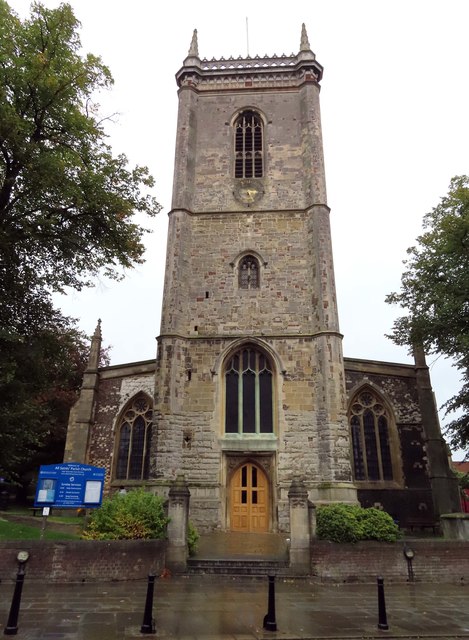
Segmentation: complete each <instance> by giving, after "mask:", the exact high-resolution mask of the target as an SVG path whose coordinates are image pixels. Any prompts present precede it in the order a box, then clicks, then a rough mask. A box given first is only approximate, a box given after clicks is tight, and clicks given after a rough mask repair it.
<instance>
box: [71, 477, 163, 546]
mask: <svg viewBox="0 0 469 640" xmlns="http://www.w3.org/2000/svg"><path fill="white" fill-rule="evenodd" d="M168 522H169V519H168V518H167V517H166V516H165V513H164V507H163V499H162V498H160V497H159V496H155V495H154V494H153V493H148V492H147V491H145V490H144V489H136V490H135V491H129V492H128V493H125V494H124V493H118V494H115V495H114V496H112V497H111V498H106V499H104V500H103V503H102V505H101V507H99V508H98V509H96V510H94V511H93V512H92V513H91V516H90V517H89V520H88V523H87V525H86V528H85V529H84V531H83V534H82V537H83V538H85V539H86V540H142V539H150V538H151V539H155V538H164V536H165V533H166V525H167V524H168Z"/></svg>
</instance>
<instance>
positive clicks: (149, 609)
mask: <svg viewBox="0 0 469 640" xmlns="http://www.w3.org/2000/svg"><path fill="white" fill-rule="evenodd" d="M154 588H155V576H154V574H152V573H150V574H149V575H148V586H147V598H146V600H145V611H144V613H143V622H142V626H141V627H140V633H156V627H155V621H154V619H153V591H154Z"/></svg>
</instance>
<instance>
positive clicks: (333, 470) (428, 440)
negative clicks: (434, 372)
mask: <svg viewBox="0 0 469 640" xmlns="http://www.w3.org/2000/svg"><path fill="white" fill-rule="evenodd" d="M322 75H323V67H322V66H321V65H320V64H319V62H318V61H317V60H316V57H315V54H314V53H313V52H312V50H311V48H310V45H309V42H308V37H307V33H306V30H305V28H304V26H303V29H302V33H301V44H300V51H299V53H298V54H297V55H293V54H292V55H290V56H286V55H282V56H274V57H268V56H266V57H262V58H260V57H258V56H256V57H247V58H242V57H239V58H231V57H230V58H226V59H225V58H221V59H219V60H215V59H212V60H207V59H201V58H200V57H199V52H198V42H197V32H194V37H193V39H192V42H191V46H190V50H189V53H188V56H187V57H186V59H185V60H184V63H183V66H182V68H181V69H180V70H179V71H178V73H177V74H176V81H177V86H178V92H179V110H178V122H177V137H176V154H175V158H176V159H175V167H174V185H173V196H172V207H171V211H170V212H169V228H168V244H167V257H166V274H165V286H164V298H163V310H162V320H161V330H160V335H159V336H158V339H157V341H158V348H157V356H156V360H154V359H153V360H149V361H145V362H136V363H130V364H123V365H116V366H108V367H103V368H99V366H98V360H99V351H100V344H101V328H100V325H98V327H97V329H96V332H95V334H94V336H93V340H92V348H91V355H90V361H89V366H88V369H87V371H86V373H85V376H84V380H83V387H82V391H81V395H80V398H79V400H78V402H77V404H76V405H75V407H74V409H73V410H72V412H71V416H70V423H69V430H68V437H67V443H66V451H65V460H66V461H69V462H70V461H74V462H86V463H89V464H93V465H97V466H102V467H105V468H106V473H107V475H106V478H107V481H106V482H107V491H108V492H113V491H115V490H117V489H118V488H119V487H120V486H122V485H123V486H125V487H127V488H132V487H135V486H141V485H144V486H145V487H147V489H148V490H151V491H154V492H156V493H159V494H162V495H167V493H168V490H169V488H170V487H171V485H172V483H173V482H174V481H175V479H176V477H177V476H181V475H183V476H184V479H185V481H186V482H187V485H188V487H189V491H190V519H191V520H192V521H193V522H194V524H195V525H196V526H197V527H198V528H199V529H200V530H202V531H204V530H205V531H207V530H214V529H218V530H226V531H246V532H265V531H267V532H275V531H279V532H288V531H289V530H290V511H289V497H288V493H289V491H290V488H291V486H292V482H294V481H295V482H296V483H301V486H302V487H304V488H305V489H306V491H307V495H308V499H309V501H310V502H311V503H312V504H321V503H327V502H349V503H350V502H351V503H356V502H359V503H361V504H362V505H363V506H378V507H379V508H383V509H385V510H386V511H388V512H389V513H390V514H392V515H393V516H394V517H395V518H396V519H397V520H399V521H400V522H401V523H402V524H403V525H405V524H406V523H408V522H409V519H419V520H421V521H428V522H432V521H434V519H435V518H436V517H437V516H438V514H440V513H446V512H452V511H457V510H459V501H458V497H457V492H455V486H454V480H453V478H452V474H451V472H450V469H449V465H448V459H447V451H446V446H445V443H444V440H443V438H442V436H441V432H440V427H439V422H438V416H437V412H436V405H435V400H434V397H433V392H432V389H431V384H430V377H429V373H428V368H427V366H426V364H425V358H424V356H423V353H421V352H420V351H419V350H416V355H415V364H413V365H409V364H394V363H388V362H377V361H371V360H360V359H356V358H344V357H343V354H342V335H341V333H340V329H339V320H338V312H337V299H336V290H335V282H334V266H333V258H332V245H331V233H330V226H329V215H330V209H329V207H328V205H327V197H326V180H325V168H324V157H323V142H322V132H321V116H320V105H319V94H320V82H321V80H322Z"/></svg>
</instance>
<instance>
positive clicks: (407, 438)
mask: <svg viewBox="0 0 469 640" xmlns="http://www.w3.org/2000/svg"><path fill="white" fill-rule="evenodd" d="M357 362H358V363H359V364H358V365H357ZM393 367H394V375H393ZM352 369H355V370H350V369H347V361H346V380H347V389H348V392H349V403H351V402H352V401H353V396H354V395H355V393H356V391H357V390H359V389H360V387H361V386H362V385H363V384H366V385H369V386H370V387H371V388H372V389H374V390H375V391H377V392H378V393H379V394H381V396H382V398H383V399H384V401H385V402H386V403H388V405H389V407H390V408H391V411H392V414H393V416H394V419H395V424H393V425H391V429H395V434H396V438H397V444H398V450H397V452H395V455H396V454H397V455H398V456H399V464H400V468H401V471H402V478H401V481H400V482H397V483H394V485H389V486H382V487H379V486H378V487H376V488H374V489H371V488H370V487H368V486H365V487H361V486H360V483H357V486H358V497H359V500H360V503H361V504H362V506H365V507H369V506H380V507H382V508H384V509H385V510H386V511H387V512H388V513H390V514H392V515H393V517H395V518H396V519H397V520H399V522H400V523H401V525H403V526H405V524H406V523H407V522H408V521H411V520H412V519H417V520H420V521H426V522H429V523H431V522H433V521H434V508H433V500H432V492H431V486H430V480H429V476H428V460H427V454H426V450H425V444H424V440H425V434H424V430H423V426H422V418H421V414H420V408H419V404H418V393H417V379H416V375H415V370H414V368H413V367H412V366H407V367H406V366H405V365H404V366H403V365H394V366H393V365H390V364H387V363H381V371H380V363H372V365H371V366H369V367H368V369H369V370H368V371H367V370H366V364H362V365H360V361H356V363H355V365H354V366H353V367H352Z"/></svg>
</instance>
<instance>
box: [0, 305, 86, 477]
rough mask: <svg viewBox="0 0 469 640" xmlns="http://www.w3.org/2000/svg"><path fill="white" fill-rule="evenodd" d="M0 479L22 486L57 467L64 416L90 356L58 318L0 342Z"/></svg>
mask: <svg viewBox="0 0 469 640" xmlns="http://www.w3.org/2000/svg"><path fill="white" fill-rule="evenodd" d="M0 349H1V361H0V416H1V425H0V476H2V477H6V478H8V479H9V480H14V481H18V482H24V481H26V479H30V477H29V478H28V476H29V473H30V472H31V471H32V470H34V469H35V468H36V467H37V466H39V465H40V464H48V463H52V462H58V461H61V460H62V458H63V447H64V443H65V435H66V429H67V422H68V413H69V411H70V408H71V407H72V405H73V404H74V403H75V401H76V400H77V397H78V393H79V389H80V385H81V379H82V375H83V371H84V369H85V366H86V361H87V356H88V351H89V347H88V341H87V339H86V336H84V335H83V334H82V333H81V332H79V331H77V330H76V328H75V327H74V325H73V323H72V322H71V321H70V320H69V319H68V318H64V317H63V316H62V315H61V314H60V313H59V312H56V311H50V312H49V316H48V318H47V320H46V319H43V321H42V323H41V326H40V327H37V328H35V327H32V326H29V328H28V331H27V332H26V333H24V334H22V335H21V339H13V340H8V339H7V338H5V337H4V336H3V337H2V336H0Z"/></svg>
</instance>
